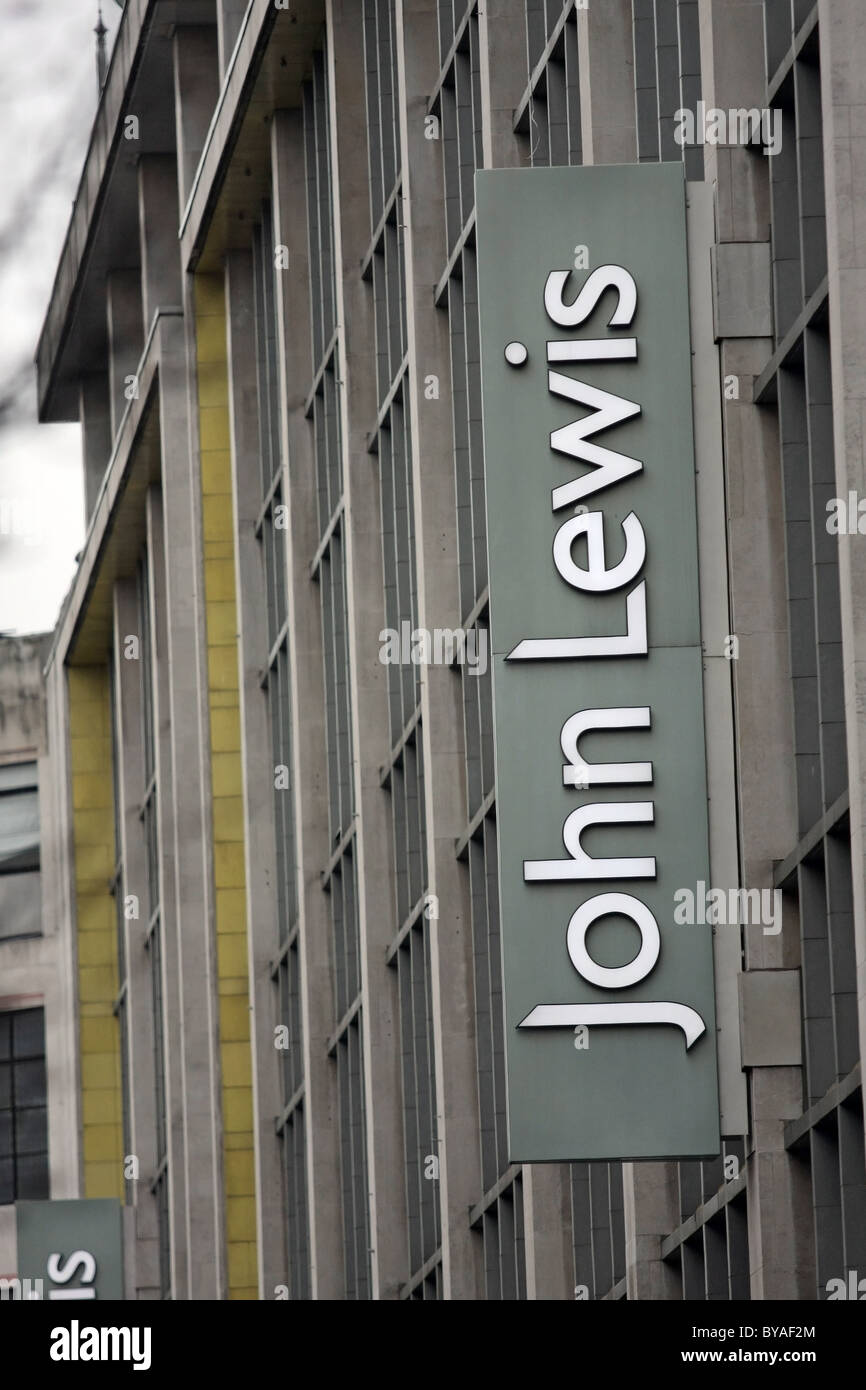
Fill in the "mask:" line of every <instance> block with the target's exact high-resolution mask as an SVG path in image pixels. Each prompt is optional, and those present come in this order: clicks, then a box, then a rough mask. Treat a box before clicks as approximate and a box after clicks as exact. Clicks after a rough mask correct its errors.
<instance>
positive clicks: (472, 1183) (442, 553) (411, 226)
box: [397, 0, 483, 1299]
mask: <svg viewBox="0 0 866 1390" xmlns="http://www.w3.org/2000/svg"><path fill="white" fill-rule="evenodd" d="M397 51H398V78H399V93H398V97H399V100H398V108H399V111H400V141H401V148H402V162H403V168H404V169H411V170H412V177H411V182H410V186H411V198H410V197H409V196H408V195H409V189H407V188H406V186H405V185H404V190H403V200H402V205H401V206H402V214H401V217H400V220H401V221H402V223H403V226H404V246H405V263H406V321H407V334H408V344H409V402H410V403H409V413H410V415H411V419H412V479H413V493H414V510H415V538H416V572H417V576H418V578H417V584H418V600H417V605H418V607H417V611H418V623H419V626H421V627H422V628H427V629H428V630H429V631H432V630H433V629H434V628H437V627H438V628H442V629H452V630H453V629H456V628H459V626H460V624H461V621H462V618H463V616H464V615H463V614H461V612H460V596H459V591H458V583H457V576H458V565H457V534H456V528H455V524H454V461H453V449H454V441H453V430H452V421H451V410H452V401H451V391H450V382H451V360H450V342H449V328H448V315H447V314H443V313H442V311H441V309H437V308H436V306H435V304H434V302H433V292H434V290H435V287H436V282H437V280H438V277H439V276H440V275H441V274H442V270H443V268H444V266H445V262H446V258H447V249H446V246H445V238H444V235H443V231H444V223H445V212H444V197H443V187H442V162H441V153H440V146H439V144H438V143H437V142H436V141H432V140H428V139H426V138H425V134H424V116H425V113H426V107H427V99H428V93H429V92H430V90H431V89H432V86H433V84H434V82H435V80H436V77H437V74H438V70H439V56H438V55H439V46H438V39H437V22H436V6H435V5H434V4H431V3H430V0H402V3H401V4H400V5H398V7H397ZM431 376H435V378H436V379H437V381H438V383H439V389H438V390H437V391H436V393H435V396H434V397H433V398H432V399H429V398H428V393H427V392H425V382H426V381H428V380H429V378H430V377H431ZM461 679H462V677H461V676H460V675H459V674H455V673H454V671H452V670H450V669H449V668H448V667H444V666H436V665H433V664H430V665H428V666H426V667H425V668H424V671H423V674H422V680H421V732H422V738H423V758H424V793H425V805H426V819H427V846H428V849H427V888H428V891H429V892H430V893H432V894H435V906H436V914H435V916H431V917H430V919H429V920H428V921H426V922H425V924H424V931H425V932H428V933H429V934H430V953H431V967H432V975H433V984H432V994H433V1027H434V1049H435V1064H436V1113H437V1118H438V1124H439V1134H438V1137H439V1149H438V1157H439V1205H440V1216H441V1222H442V1273H443V1296H444V1297H445V1298H449V1299H450V1298H454V1299H474V1298H478V1297H479V1296H480V1292H481V1289H482V1287H483V1286H482V1284H481V1269H480V1259H479V1257H480V1248H479V1246H480V1242H479V1241H478V1239H477V1237H476V1236H475V1235H474V1233H473V1232H472V1231H471V1230H470V1227H469V1223H468V1221H467V1219H466V1213H467V1211H468V1209H469V1207H470V1206H471V1205H472V1203H473V1202H474V1201H477V1199H478V1193H479V1191H480V1184H481V1175H480V1154H479V1145H478V1096H477V1089H476V1082H475V1030H474V1027H473V1023H472V1020H473V1014H474V1007H475V1003H474V993H473V986H472V979H473V976H472V957H473V942H472V918H471V913H470V904H469V894H468V886H467V884H466V881H465V879H466V875H465V873H464V871H463V870H462V869H461V866H460V865H459V864H458V862H457V859H456V857H455V853H454V845H455V842H456V841H457V840H458V839H459V837H460V836H461V835H462V834H463V831H464V829H465V825H466V806H465V789H464V764H463V712H462V702H461V697H460V681H461ZM467 679H472V678H471V677H467Z"/></svg>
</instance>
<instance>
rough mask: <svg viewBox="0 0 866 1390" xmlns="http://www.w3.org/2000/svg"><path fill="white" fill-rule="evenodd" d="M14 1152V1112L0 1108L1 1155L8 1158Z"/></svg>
mask: <svg viewBox="0 0 866 1390" xmlns="http://www.w3.org/2000/svg"><path fill="white" fill-rule="evenodd" d="M11 1153H12V1113H11V1111H9V1110H0V1155H2V1157H3V1158H8V1157H9V1155H10V1154H11Z"/></svg>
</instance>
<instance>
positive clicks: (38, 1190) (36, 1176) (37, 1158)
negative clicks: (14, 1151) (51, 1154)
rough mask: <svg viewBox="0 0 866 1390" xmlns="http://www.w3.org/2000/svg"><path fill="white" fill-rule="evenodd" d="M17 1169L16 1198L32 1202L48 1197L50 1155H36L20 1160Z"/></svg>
mask: <svg viewBox="0 0 866 1390" xmlns="http://www.w3.org/2000/svg"><path fill="white" fill-rule="evenodd" d="M15 1168H16V1178H17V1181H16V1184H15V1185H16V1187H17V1189H18V1190H17V1192H16V1197H18V1198H19V1199H20V1198H29V1199H30V1200H31V1201H33V1200H37V1201H38V1199H39V1198H40V1197H47V1196H48V1155H47V1154H35V1155H33V1156H28V1157H26V1158H19V1159H18V1160H17V1162H16V1165H15Z"/></svg>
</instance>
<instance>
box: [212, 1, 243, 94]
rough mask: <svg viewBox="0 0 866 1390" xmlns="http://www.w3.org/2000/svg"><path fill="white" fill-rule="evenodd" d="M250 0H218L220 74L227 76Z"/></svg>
mask: <svg viewBox="0 0 866 1390" xmlns="http://www.w3.org/2000/svg"><path fill="white" fill-rule="evenodd" d="M247 3H248V0H217V29H218V31H219V60H220V76H221V77H224V76H225V71H226V68H227V67H228V65H229V60H230V59H231V56H232V52H233V51H234V46H235V43H236V42H237V37H238V34H239V33H240V31H241V23H242V21H243V17H244V15H245V14H246V10H247Z"/></svg>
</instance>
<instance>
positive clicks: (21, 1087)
mask: <svg viewBox="0 0 866 1390" xmlns="http://www.w3.org/2000/svg"><path fill="white" fill-rule="evenodd" d="M14 1087H15V1105H16V1108H17V1107H18V1106H21V1105H44V1104H45V1095H46V1085H45V1063H44V1062H43V1061H39V1062H16V1063H15V1072H14Z"/></svg>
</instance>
